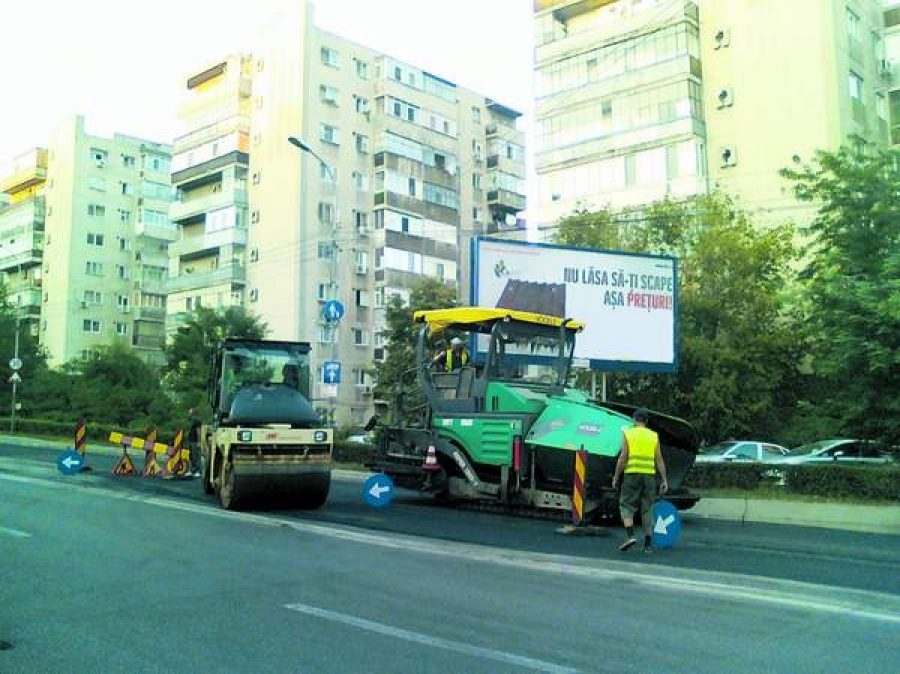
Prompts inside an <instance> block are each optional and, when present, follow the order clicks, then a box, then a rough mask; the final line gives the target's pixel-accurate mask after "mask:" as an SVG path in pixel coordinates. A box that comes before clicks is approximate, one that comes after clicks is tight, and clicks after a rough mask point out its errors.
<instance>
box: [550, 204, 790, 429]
mask: <svg viewBox="0 0 900 674" xmlns="http://www.w3.org/2000/svg"><path fill="white" fill-rule="evenodd" d="M574 218H575V219H566V220H563V221H562V222H561V223H560V228H559V236H558V237H557V240H558V241H559V242H560V243H566V244H570V243H572V242H573V241H575V242H577V243H576V245H582V246H585V245H587V246H591V247H611V244H612V245H614V246H615V247H617V248H619V249H621V250H625V251H630V252H644V253H656V254H667V255H673V256H675V257H677V258H678V283H679V286H678V287H679V297H678V300H679V306H678V312H679V313H678V326H677V327H678V334H677V339H678V343H677V348H678V370H677V372H676V373H674V374H672V375H668V374H628V375H616V376H614V377H613V380H612V383H613V395H614V396H615V397H617V398H621V399H622V400H625V401H628V402H633V403H638V404H642V405H647V406H650V407H654V408H656V409H660V410H662V411H667V412H670V413H674V414H677V415H680V416H683V417H685V418H686V419H688V420H690V421H691V422H692V423H694V424H695V425H696V426H697V427H698V429H699V430H700V433H701V435H702V436H703V437H705V438H707V439H709V440H718V439H721V438H726V437H731V436H746V435H754V436H773V435H775V434H776V433H777V431H778V429H779V428H780V426H781V425H782V424H783V423H784V419H785V418H786V417H787V416H788V415H789V413H790V410H791V409H792V408H793V400H792V399H791V395H790V394H791V391H792V382H793V381H794V380H795V378H796V376H797V375H796V357H797V356H796V353H797V350H798V348H799V344H798V339H797V335H796V333H795V332H794V330H793V327H792V325H791V322H790V320H789V316H788V315H786V313H785V312H784V310H783V302H782V299H783V298H782V291H783V288H784V286H785V282H786V279H787V277H788V269H789V265H788V263H789V261H790V259H791V255H792V246H791V231H790V228H788V227H786V226H785V227H774V228H766V229H760V228H757V227H754V225H753V223H752V222H751V221H750V220H749V218H748V217H747V216H746V214H744V213H743V212H741V211H740V209H738V208H737V207H736V206H735V204H734V203H733V202H732V201H731V200H730V199H729V198H728V197H727V196H725V195H722V194H718V193H716V194H711V195H705V196H700V197H696V198H692V199H688V200H686V201H682V202H675V201H663V202H659V203H656V204H652V205H650V206H648V207H646V208H645V209H643V210H642V211H640V212H622V213H614V212H609V211H604V212H600V213H599V214H598V216H597V224H595V225H593V226H592V225H589V224H588V225H580V226H579V225H577V224H576V223H578V222H582V223H585V222H588V223H589V222H590V218H589V216H588V214H585V213H580V214H576V216H574ZM573 225H574V232H572V234H570V233H569V232H571V231H572V229H573ZM592 229H593V230H595V231H596V232H597V234H598V239H597V241H596V243H594V242H593V239H591V238H590V237H588V236H586V235H585V232H590V231H591V230H592ZM576 232H578V233H579V235H578V236H574V234H575V233H576ZM578 318H583V319H584V320H587V321H590V317H578ZM604 328H605V329H608V330H615V329H616V326H614V325H612V326H604ZM623 338H626V339H627V335H623Z"/></svg>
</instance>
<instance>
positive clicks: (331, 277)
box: [288, 136, 340, 423]
mask: <svg viewBox="0 0 900 674" xmlns="http://www.w3.org/2000/svg"><path fill="white" fill-rule="evenodd" d="M288 142H289V143H290V144H291V145H293V146H294V147H296V148H298V149H300V150H301V151H302V152H307V153H309V154H311V155H312V156H313V157H315V158H316V159H317V160H318V162H319V164H320V165H321V166H322V168H324V169H325V172H326V173H327V174H328V179H329V180H330V181H331V184H332V186H333V189H332V193H331V201H332V212H331V256H330V257H331V259H330V260H329V265H328V287H329V288H330V289H331V292H332V294H333V297H332V298H330V299H337V295H338V278H337V254H338V243H337V230H338V227H339V226H340V215H339V213H338V200H337V173H336V172H335V171H334V169H332V167H331V166H330V165H329V164H328V162H327V161H325V160H324V159H323V158H322V156H321V155H320V154H319V153H318V152H316V151H315V150H314V149H313V148H312V147H310V145H308V144H307V143H306V142H304V141H303V140H302V139H300V138H297V137H296V136H289V137H288ZM337 323H338V321H329V322H328V324H327V325H328V336H329V339H330V340H331V357H332V360H337V359H338V344H337ZM334 407H335V405H334V404H332V409H331V410H330V411H329V413H330V417H331V419H330V421H331V422H332V423H334V413H335V409H334Z"/></svg>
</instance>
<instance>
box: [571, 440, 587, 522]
mask: <svg viewBox="0 0 900 674" xmlns="http://www.w3.org/2000/svg"><path fill="white" fill-rule="evenodd" d="M586 464H587V452H586V451H585V449H584V445H582V447H581V449H580V450H578V451H577V452H575V479H574V480H573V483H574V484H573V488H572V524H574V525H575V526H581V525H582V524H583V523H584V476H585V465H586Z"/></svg>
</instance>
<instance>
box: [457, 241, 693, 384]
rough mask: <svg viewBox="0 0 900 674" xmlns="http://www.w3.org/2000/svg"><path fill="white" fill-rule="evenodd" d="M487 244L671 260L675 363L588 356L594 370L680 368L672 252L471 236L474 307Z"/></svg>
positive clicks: (661, 370) (664, 370) (471, 298)
mask: <svg viewBox="0 0 900 674" xmlns="http://www.w3.org/2000/svg"><path fill="white" fill-rule="evenodd" d="M482 242H484V243H502V244H505V245H512V246H522V247H530V248H549V249H553V250H573V251H579V252H587V253H603V254H606V255H617V256H622V257H639V258H644V259H646V258H653V259H656V260H666V261H670V262H671V263H672V275H673V278H672V303H673V307H672V362H671V363H655V362H649V361H622V360H599V359H594V358H590V359H586V360H587V362H588V363H589V368H590V369H591V370H595V371H598V372H637V373H665V374H669V373H673V372H676V371H677V370H678V320H679V316H678V314H679V311H678V306H679V302H678V296H679V290H680V289H679V283H678V258H677V257H675V256H673V255H657V254H652V253H632V252H630V251H621V250H609V249H606V248H586V247H584V246H572V245H567V244H550V243H535V242H531V241H511V240H509V239H500V238H497V237H490V236H475V237H472V241H471V256H470V259H471V261H472V263H471V264H472V266H471V271H470V283H469V304H470V305H472V306H476V303H477V302H478V281H479V279H478V267H479V252H480V251H479V246H480V244H481V243H482ZM567 318H573V319H575V320H579V321H583V320H584V317H583V316H570V317H567ZM575 360H576V362H577V361H581V362H584V360H585V359H578V358H576V359H575Z"/></svg>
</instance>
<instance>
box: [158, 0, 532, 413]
mask: <svg viewBox="0 0 900 674" xmlns="http://www.w3.org/2000/svg"><path fill="white" fill-rule="evenodd" d="M192 84H193V87H192ZM188 86H189V88H190V91H189V94H191V96H190V97H189V98H191V97H192V98H193V99H194V101H195V103H196V106H197V108H196V110H200V109H203V110H205V111H206V113H205V117H204V115H201V114H198V115H197V119H198V120H200V119H203V123H204V124H206V125H210V124H218V125H220V126H219V127H217V128H218V129H219V130H218V131H216V132H215V133H216V134H218V136H217V137H213V135H208V136H207V137H205V139H204V141H203V142H204V143H206V144H207V147H209V148H213V146H214V145H217V147H216V148H215V149H211V152H212V154H204V153H198V152H196V149H194V150H193V156H189V153H190V152H191V151H192V148H191V144H190V143H185V141H184V138H185V137H182V138H181V139H179V140H177V141H176V143H175V155H174V158H173V165H174V166H176V167H177V169H178V171H177V172H176V173H175V174H174V177H173V180H174V182H175V183H176V185H178V186H179V190H180V191H181V192H182V197H181V198H182V202H181V204H187V203H190V202H191V201H192V200H193V199H189V198H188V197H191V196H192V195H191V194H190V192H192V191H193V190H192V189H191V190H187V189H185V188H186V187H188V186H191V187H193V185H199V184H200V183H201V182H202V181H206V184H210V185H213V184H216V182H217V181H218V180H219V178H218V177H217V176H223V175H225V174H226V172H227V171H234V173H233V174H232V175H233V178H234V181H235V182H234V184H235V185H238V184H239V185H240V187H239V188H238V189H239V190H241V191H240V193H239V194H235V196H234V202H233V203H234V205H235V210H234V212H235V215H236V220H235V222H234V226H233V227H231V226H230V225H229V227H230V229H231V230H232V231H231V233H230V234H228V235H226V234H222V236H223V237H225V239H223V241H226V243H225V244H223V245H217V246H213V245H211V244H210V245H208V246H207V247H206V248H205V250H208V251H209V256H208V257H207V258H205V259H207V260H209V265H210V267H208V268H207V269H208V270H210V271H211V270H212V269H214V268H217V269H222V268H223V267H226V268H228V269H229V271H228V273H227V274H224V275H223V277H224V276H227V277H228V283H229V284H230V285H229V286H228V287H224V286H223V287H221V289H216V290H214V286H213V284H206V285H203V286H202V287H200V286H197V287H195V288H193V289H192V290H191V293H192V294H193V296H194V297H195V298H196V297H199V298H200V302H201V304H203V305H206V304H207V302H208V303H209V306H214V307H215V306H222V305H224V304H227V303H238V302H239V301H243V303H244V304H245V306H246V307H247V309H249V310H250V311H252V312H254V313H256V314H258V315H259V316H261V317H262V318H263V319H264V320H265V321H266V323H267V324H268V325H269V327H270V330H271V333H270V334H271V336H272V337H273V338H281V339H298V340H303V341H309V342H311V343H312V344H313V357H314V363H313V364H314V368H315V369H314V371H315V372H316V373H317V374H316V379H317V381H318V382H322V379H323V377H322V363H323V361H325V360H329V361H338V362H339V363H340V364H341V373H342V374H341V383H340V385H338V386H337V387H336V388H335V387H333V386H329V385H326V384H324V383H320V384H319V385H318V386H317V387H316V389H315V390H316V398H317V400H316V405H317V407H319V409H320V410H321V411H322V412H323V413H325V414H326V415H328V416H329V418H330V419H331V420H332V421H333V422H335V423H338V424H345V423H355V424H359V423H362V422H364V420H365V419H366V418H367V417H368V415H369V414H370V413H371V410H372V408H373V404H374V401H373V398H372V379H371V374H370V373H371V369H372V366H373V362H374V361H375V360H377V359H381V358H383V357H384V355H385V344H384V340H383V337H382V332H383V329H384V327H385V318H384V306H385V303H386V302H387V300H388V299H389V298H390V297H391V296H395V295H396V296H400V297H402V298H404V299H405V298H407V297H408V294H409V289H410V288H411V287H412V285H413V284H414V283H415V281H416V280H417V279H419V278H421V277H422V276H431V277H433V278H438V279H441V280H443V281H444V282H445V283H447V284H448V285H449V286H451V287H455V288H456V289H457V290H458V293H459V296H460V297H461V298H466V297H468V292H469V261H468V258H469V250H470V241H471V239H472V237H473V236H477V235H480V234H487V233H497V232H501V231H509V230H512V229H515V228H516V227H518V226H519V224H518V221H517V218H516V214H517V213H519V212H520V211H522V210H523V209H524V208H525V196H524V194H525V193H524V177H525V158H524V134H523V132H521V131H519V130H517V128H516V119H517V118H518V117H519V113H517V112H516V111H514V110H511V109H509V108H507V107H505V106H503V105H501V104H499V103H497V102H496V101H493V100H491V99H490V98H486V97H485V96H483V95H480V94H477V93H475V92H472V91H468V90H465V89H463V88H461V87H459V86H457V85H456V84H454V83H453V82H450V81H448V80H446V79H443V78H441V77H439V76H437V75H434V74H432V73H429V72H426V71H424V70H423V69H422V68H419V67H416V66H415V65H414V64H409V63H404V62H401V61H399V60H397V59H395V58H392V57H391V56H388V55H385V54H381V53H378V52H376V51H374V50H372V49H369V48H367V47H364V46H362V45H358V44H355V43H353V42H350V41H348V40H346V39H343V38H341V37H339V36H337V35H332V34H329V33H327V32H324V31H322V30H320V29H318V28H317V27H316V26H315V23H314V20H313V13H312V8H311V6H310V5H309V4H308V3H298V5H297V7H296V8H295V11H294V13H293V14H292V15H290V16H286V17H282V19H281V20H280V21H278V22H277V24H275V25H273V26H272V27H271V28H269V29H268V30H267V31H266V32H265V35H264V38H263V39H261V40H260V45H259V48H258V49H257V50H256V51H254V53H253V54H252V56H251V55H242V56H233V57H230V58H228V59H224V60H223V61H222V62H220V63H217V64H212V65H211V66H209V67H206V68H204V70H203V71H201V72H199V73H197V75H195V76H194V77H192V78H191V80H190V81H189V84H188ZM201 99H203V101H204V102H202V103H201ZM235 103H237V109H238V110H239V111H240V114H239V115H238V117H237V119H235V120H234V125H233V128H232V126H230V125H229V124H223V120H226V119H229V115H230V114H231V113H230V112H229V110H232V109H233V108H234V106H235ZM214 110H215V112H213V111H214ZM185 121H186V122H188V126H189V127H193V128H190V129H189V133H188V136H190V134H192V133H195V132H196V131H199V130H200V129H201V128H202V127H201V126H200V124H199V123H198V122H191V120H190V119H189V118H188V116H186V117H185ZM248 121H249V124H248ZM229 134H230V136H229ZM228 137H230V138H231V140H227V142H222V140H223V139H226V138H228ZM290 137H293V138H294V139H295V143H296V144H292V143H290V142H289V141H288V138H290ZM198 142H199V141H198ZM235 143H237V145H235ZM242 143H244V144H242ZM195 147H196V146H195ZM229 148H231V149H229ZM229 152H231V153H234V154H232V155H231V157H227V156H226V154H227V153H229ZM188 175H190V179H189V180H190V181H193V182H189V181H188V179H187V178H186V177H185V176H188ZM223 180H224V178H223ZM244 189H245V190H246V192H245V194H246V202H245V203H246V218H245V219H242V218H241V217H240V213H241V204H242V203H244V202H241V201H240V199H241V198H243V197H244V192H243V190H244ZM222 193H228V190H227V189H226V187H224V186H223V188H222V192H221V193H220V194H222ZM230 203H231V202H229V206H230ZM199 205H200V204H198V206H199ZM220 206H221V204H220ZM180 207H181V206H176V209H175V210H173V220H174V221H175V222H176V224H178V226H179V233H180V236H181V240H180V241H179V242H178V243H176V244H175V246H173V251H176V252H178V253H179V255H181V259H179V260H177V261H176V259H175V257H176V256H175V255H174V254H173V256H172V260H171V261H170V273H171V274H172V276H170V279H169V288H170V291H172V289H177V288H180V287H181V285H180V284H185V283H191V282H192V281H188V280H186V279H185V278H184V277H185V272H186V265H187V262H189V261H186V260H185V256H184V255H183V254H182V253H183V251H184V248H183V246H187V245H188V244H187V243H186V240H187V239H189V238H192V237H193V238H196V237H201V236H202V237H206V238H208V237H209V236H210V234H212V232H211V231H210V216H211V215H212V213H213V211H212V210H210V209H204V208H198V209H197V210H196V211H192V212H190V213H186V214H185V213H182V212H180V211H178V210H177V209H178V208H180ZM192 218H193V219H192ZM201 222H202V223H203V224H202V228H201V224H200V223H201ZM229 222H231V221H230V220H229ZM189 227H195V228H196V229H189ZM227 237H231V238H227ZM197 259H200V258H199V257H198V258H197ZM216 265H217V267H216ZM210 271H205V272H204V273H210ZM195 272H196V269H195ZM170 300H171V304H170V312H178V311H189V310H190V306H193V305H188V301H187V300H188V297H183V298H175V296H174V295H172V294H170ZM329 300H337V301H339V302H340V303H341V305H342V306H343V307H344V314H343V317H342V318H341V319H340V321H339V322H332V321H327V320H326V319H325V317H324V316H323V307H324V305H325V303H326V302H328V301H329Z"/></svg>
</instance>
